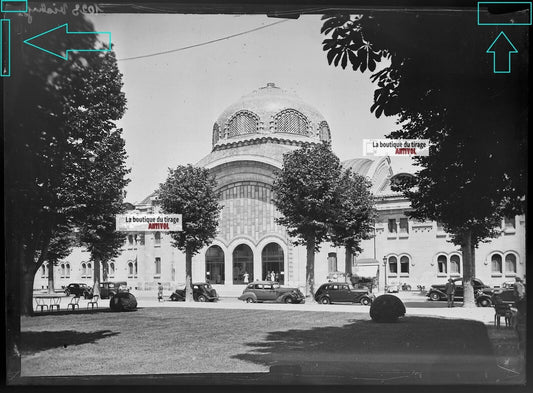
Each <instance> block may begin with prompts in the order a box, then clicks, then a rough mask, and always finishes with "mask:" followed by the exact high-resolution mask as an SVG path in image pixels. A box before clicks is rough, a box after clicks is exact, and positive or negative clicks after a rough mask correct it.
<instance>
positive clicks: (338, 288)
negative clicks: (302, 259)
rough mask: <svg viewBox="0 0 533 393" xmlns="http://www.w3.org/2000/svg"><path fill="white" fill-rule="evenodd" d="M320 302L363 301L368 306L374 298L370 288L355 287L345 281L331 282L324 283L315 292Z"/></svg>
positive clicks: (316, 298)
mask: <svg viewBox="0 0 533 393" xmlns="http://www.w3.org/2000/svg"><path fill="white" fill-rule="evenodd" d="M315 300H316V301H317V302H318V303H322V304H330V303H361V304H363V305H365V306H368V305H369V304H370V303H372V300H374V295H372V294H371V293H370V292H369V291H368V289H354V288H352V287H350V285H349V284H347V283H345V282H329V283H327V284H322V285H321V286H320V287H319V288H318V290H317V291H316V292H315Z"/></svg>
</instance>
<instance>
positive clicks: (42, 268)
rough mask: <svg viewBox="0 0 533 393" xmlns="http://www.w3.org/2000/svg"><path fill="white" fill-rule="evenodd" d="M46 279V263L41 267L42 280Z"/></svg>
mask: <svg viewBox="0 0 533 393" xmlns="http://www.w3.org/2000/svg"><path fill="white" fill-rule="evenodd" d="M44 277H46V263H43V264H42V265H41V278H44Z"/></svg>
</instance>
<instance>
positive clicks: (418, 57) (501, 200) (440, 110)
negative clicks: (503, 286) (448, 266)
mask: <svg viewBox="0 0 533 393" xmlns="http://www.w3.org/2000/svg"><path fill="white" fill-rule="evenodd" d="M516 16H517V15H516V14H515V15H513V14H509V16H508V18H509V20H510V21H511V19H513V18H515V17H516ZM475 18H476V13H475V11H472V12H462V13H448V14H444V13H438V14H433V13H426V14H424V13H419V12H394V13H391V12H374V13H372V12H369V13H365V14H363V15H357V16H350V15H326V16H324V18H323V19H325V22H324V24H323V27H322V32H323V33H324V34H327V35H329V34H331V37H330V38H326V39H325V40H324V41H323V48H324V50H325V51H327V52H328V53H327V58H328V61H329V63H330V64H332V63H333V65H335V66H337V65H339V64H340V66H341V67H343V68H345V67H346V66H347V65H348V64H351V65H352V68H353V70H356V71H357V70H358V71H361V72H365V71H366V70H369V71H371V72H374V71H376V72H375V73H373V74H372V75H371V76H370V78H371V80H372V81H373V82H375V83H376V84H377V88H376V90H375V92H374V100H373V103H372V104H371V106H370V110H371V111H372V112H373V113H374V114H375V115H376V117H380V116H381V115H382V114H384V115H386V116H391V115H396V116H398V124H399V125H400V126H401V128H400V129H399V130H396V131H394V132H391V134H390V135H389V137H392V138H424V139H429V140H430V142H431V143H432V147H431V149H430V154H429V156H427V157H417V158H416V162H417V165H418V166H419V167H420V170H419V171H418V172H417V173H416V176H415V177H414V178H408V177H405V178H403V180H402V181H400V182H399V183H398V184H397V186H396V189H397V190H400V191H403V192H404V193H405V195H406V196H407V197H408V198H409V199H410V201H411V204H412V207H413V208H414V210H413V211H412V212H411V213H410V215H411V216H412V217H415V218H418V219H430V220H436V221H440V222H442V223H443V225H444V228H445V229H446V230H447V231H449V232H450V233H451V234H452V236H453V242H454V243H455V244H456V245H459V246H461V249H462V251H463V265H464V269H463V272H464V277H463V278H464V281H465V283H468V282H470V279H471V278H472V276H473V274H474V266H475V265H474V260H473V255H474V249H475V248H476V247H477V245H478V244H479V242H481V241H485V240H486V239H488V238H491V237H494V236H497V235H498V234H499V232H498V231H497V230H496V228H497V227H498V226H499V224H500V222H501V220H502V218H503V217H505V216H514V215H515V214H521V213H523V212H524V208H525V192H526V177H527V165H526V163H525V157H526V156H527V113H528V101H527V89H524V88H523V86H526V85H527V79H528V77H527V64H528V62H527V56H528V48H527V47H528V32H527V29H523V30H520V31H519V30H514V31H512V32H510V33H509V36H510V37H511V39H512V41H513V43H514V45H515V46H516V48H517V49H518V54H516V55H512V57H511V60H512V69H511V70H512V72H511V73H508V74H495V73H494V72H493V71H494V70H493V57H492V56H493V55H492V54H487V53H486V50H487V48H488V47H489V46H490V45H491V43H492V42H493V40H494V39H495V38H496V37H497V35H498V33H499V31H500V29H499V28H498V27H497V26H496V27H494V26H477V25H476V21H475ZM504 55H506V54H504ZM379 62H382V64H381V65H382V66H381V68H380V69H378V67H377V63H379ZM466 292H468V293H466ZM467 298H468V299H467ZM466 302H469V303H471V304H473V294H472V293H471V288H470V289H469V290H468V291H467V290H466V289H465V303H466Z"/></svg>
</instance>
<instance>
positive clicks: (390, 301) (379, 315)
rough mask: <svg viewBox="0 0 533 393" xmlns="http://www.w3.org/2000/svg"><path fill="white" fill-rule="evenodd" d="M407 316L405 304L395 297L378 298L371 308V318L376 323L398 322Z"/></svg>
mask: <svg viewBox="0 0 533 393" xmlns="http://www.w3.org/2000/svg"><path fill="white" fill-rule="evenodd" d="M404 315H405V306H404V304H403V302H402V301H401V300H400V299H399V298H398V297H396V296H394V295H381V296H378V297H377V298H376V299H375V300H374V301H373V302H372V305H371V306H370V318H372V320H373V321H374V322H396V321H397V320H398V318H399V317H403V316H404Z"/></svg>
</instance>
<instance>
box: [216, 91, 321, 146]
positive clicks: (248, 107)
mask: <svg viewBox="0 0 533 393" xmlns="http://www.w3.org/2000/svg"><path fill="white" fill-rule="evenodd" d="M321 140H326V141H330V140H331V135H330V130H329V126H328V124H327V122H326V121H325V119H324V117H323V116H322V115H321V114H320V112H318V111H317V110H316V109H315V108H313V107H312V106H310V105H308V104H306V103H305V102H304V101H302V99H301V98H300V97H298V96H296V95H295V94H292V93H289V92H287V91H285V90H283V89H281V88H279V87H277V86H276V85H275V84H274V83H268V84H267V85H266V86H265V87H261V88H259V89H257V90H255V91H253V92H252V93H250V94H247V95H245V96H243V97H242V98H241V99H240V100H238V101H237V102H235V103H234V104H232V105H230V106H229V107H228V108H227V109H226V110H224V112H222V114H221V115H220V116H219V117H218V119H217V121H216V122H215V124H214V126H213V149H216V148H217V147H222V146H226V145H228V144H229V145H232V144H242V143H239V142H245V141H247V142H248V143H250V142H252V141H256V142H258V143H261V142H262V141H269V142H273V141H274V142H275V143H283V142H284V141H288V142H291V143H292V144H294V143H297V144H299V143H309V142H319V141H321Z"/></svg>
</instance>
